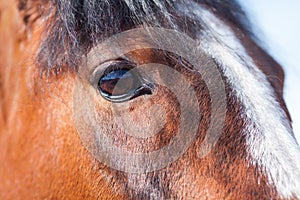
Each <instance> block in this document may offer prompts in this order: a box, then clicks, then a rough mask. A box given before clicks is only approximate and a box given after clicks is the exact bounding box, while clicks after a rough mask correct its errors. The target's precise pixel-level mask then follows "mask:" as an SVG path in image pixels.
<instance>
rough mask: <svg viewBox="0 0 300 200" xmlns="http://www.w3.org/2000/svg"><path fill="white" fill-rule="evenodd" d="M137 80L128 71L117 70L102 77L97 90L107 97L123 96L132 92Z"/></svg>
mask: <svg viewBox="0 0 300 200" xmlns="http://www.w3.org/2000/svg"><path fill="white" fill-rule="evenodd" d="M137 82H138V80H136V77H135V76H134V75H133V74H132V73H131V72H130V71H129V70H128V69H119V70H116V71H112V72H110V73H108V74H107V75H105V76H103V77H102V78H101V79H100V81H99V85H98V87H99V89H101V91H102V92H103V93H106V94H108V95H123V94H126V93H127V92H130V91H131V90H134V89H135V88H136V87H137V85H138V83H137Z"/></svg>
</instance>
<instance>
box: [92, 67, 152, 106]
mask: <svg viewBox="0 0 300 200" xmlns="http://www.w3.org/2000/svg"><path fill="white" fill-rule="evenodd" d="M97 87H98V90H99V92H100V94H101V95H102V97H104V98H105V99H107V100H109V101H111V102H124V101H128V100H130V99H133V98H136V97H138V96H141V95H144V94H152V89H153V85H152V84H149V83H145V82H144V81H143V79H142V77H141V75H140V74H139V73H138V71H137V70H136V69H134V66H133V65H130V64H128V63H127V62H117V63H114V64H111V65H109V66H108V67H107V69H106V70H105V72H104V74H103V75H102V76H101V77H100V79H99V81H98V85H97Z"/></svg>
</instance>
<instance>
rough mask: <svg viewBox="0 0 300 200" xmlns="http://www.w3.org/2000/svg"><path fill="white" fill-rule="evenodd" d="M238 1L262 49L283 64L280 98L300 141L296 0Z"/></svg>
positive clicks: (299, 19) (298, 3)
mask: <svg viewBox="0 0 300 200" xmlns="http://www.w3.org/2000/svg"><path fill="white" fill-rule="evenodd" d="M239 1H240V3H241V4H242V6H243V7H244V10H245V11H246V13H247V14H248V16H249V18H250V20H251V22H252V25H253V26H254V28H255V29H254V30H255V32H256V33H257V36H258V37H259V38H260V40H261V41H263V42H264V44H263V45H264V47H265V49H267V51H268V52H269V53H270V54H271V55H272V56H273V57H274V58H275V59H276V60H277V61H278V62H279V63H280V64H281V65H282V66H283V68H284V71H285V78H286V79H285V88H284V98H285V101H286V103H287V107H288V109H289V111H290V114H291V116H292V120H293V127H294V133H295V136H296V138H297V140H298V142H299V143H300V100H299V99H300V63H298V59H299V58H300V55H299V53H300V0H288V1H286V0H264V1H262V0H239Z"/></svg>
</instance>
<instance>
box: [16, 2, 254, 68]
mask: <svg viewBox="0 0 300 200" xmlns="http://www.w3.org/2000/svg"><path fill="white" fill-rule="evenodd" d="M33 2H34V1H32V0H20V2H19V9H20V10H25V11H26V10H29V11H31V12H32V10H33V8H31V7H32V6H33V5H34V3H33ZM191 2H193V3H197V4H201V5H203V6H206V7H208V8H209V9H211V10H212V11H213V12H214V13H216V14H217V15H218V16H220V17H221V18H225V19H226V20H229V21H230V22H231V23H233V24H235V25H236V26H237V27H238V28H239V29H241V30H242V31H244V32H245V33H247V34H251V31H250V26H249V22H248V20H247V17H246V16H245V14H244V12H243V10H242V9H241V7H240V5H239V4H238V3H237V2H236V1H235V0H165V1H160V0H52V1H45V2H43V1H42V3H39V5H38V6H36V8H35V9H36V10H37V12H39V13H40V17H42V18H45V19H47V20H46V23H47V28H46V32H45V37H44V40H43V42H42V43H41V46H40V51H39V53H38V55H37V63H38V64H40V66H42V67H43V68H44V69H47V70H51V69H56V70H59V69H62V68H63V67H64V66H68V68H69V69H75V68H76V66H77V65H78V62H79V61H80V59H81V57H82V55H84V54H86V53H87V51H88V50H89V49H90V48H91V47H92V46H94V45H95V44H97V43H99V42H100V41H102V40H103V39H104V38H106V37H109V36H110V35H112V34H115V33H119V32H122V31H124V30H127V29H131V28H134V27H136V26H139V25H150V26H159V27H165V28H172V29H180V30H181V31H184V32H193V31H197V29H200V27H201V24H199V21H196V20H195V19H191V18H189V17H187V16H185V15H182V11H181V14H180V10H179V9H181V8H182V7H180V8H179V7H178V5H183V6H184V5H187V4H189V3H191ZM46 8H47V9H46ZM183 8H184V7H183ZM184 12H190V11H189V10H188V9H186V10H184ZM29 18H30V14H25V15H24V22H28V21H29Z"/></svg>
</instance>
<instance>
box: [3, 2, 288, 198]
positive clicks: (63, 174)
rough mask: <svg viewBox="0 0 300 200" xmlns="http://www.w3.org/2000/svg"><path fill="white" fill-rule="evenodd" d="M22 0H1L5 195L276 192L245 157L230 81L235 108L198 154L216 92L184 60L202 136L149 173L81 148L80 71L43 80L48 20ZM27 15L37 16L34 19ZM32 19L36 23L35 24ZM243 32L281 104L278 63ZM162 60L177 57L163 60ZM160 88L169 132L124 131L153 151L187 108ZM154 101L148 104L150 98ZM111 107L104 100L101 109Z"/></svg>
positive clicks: (149, 55)
mask: <svg viewBox="0 0 300 200" xmlns="http://www.w3.org/2000/svg"><path fill="white" fill-rule="evenodd" d="M18 6H19V8H20V5H17V3H16V2H13V3H12V2H9V3H8V1H1V2H0V10H1V18H0V20H1V22H0V44H1V46H0V125H1V130H0V163H1V165H0V177H1V178H0V199H126V198H128V199H143V198H150V197H149V196H147V195H148V194H147V188H141V189H139V188H137V186H135V184H138V183H144V184H147V183H151V185H152V186H153V187H154V188H157V189H158V190H159V192H160V195H161V197H164V198H171V199H200V198H203V199H277V198H278V196H277V192H276V191H275V189H274V188H273V187H272V186H270V185H269V183H268V181H267V179H266V177H265V176H263V175H262V174H263V172H261V169H260V168H258V167H257V166H249V164H248V161H247V153H246V148H245V145H246V144H245V136H244V135H242V132H241V130H242V129H243V127H244V126H245V122H244V120H243V119H242V118H241V117H240V116H241V115H240V114H241V111H242V109H243V107H242V105H241V104H240V102H238V101H237V99H236V98H235V97H234V96H233V95H232V91H231V88H230V87H229V86H227V87H226V90H227V91H226V93H227V98H228V113H227V116H226V121H225V124H226V125H225V127H224V129H223V134H222V136H221V138H220V139H219V141H218V143H217V145H216V147H215V148H214V149H213V151H211V152H210V153H209V154H208V155H207V156H206V157H204V158H202V159H199V158H198V157H197V149H198V148H197V147H199V146H200V145H201V142H202V140H203V138H204V135H205V132H206V130H207V127H208V124H209V120H208V119H209V116H210V112H209V106H210V103H209V97H208V96H209V95H208V91H207V88H206V86H205V84H204V83H203V80H202V78H201V77H200V76H199V75H198V74H193V73H190V72H188V71H186V70H184V69H183V68H180V65H178V66H177V69H176V70H178V71H180V72H181V73H183V74H185V75H186V76H187V77H189V81H190V82H191V83H193V84H194V85H195V88H196V91H197V97H198V99H199V106H200V108H201V110H202V111H203V113H202V116H201V117H202V118H201V119H202V120H201V124H200V125H199V132H198V134H197V139H196V141H195V142H194V143H193V144H192V145H191V147H190V148H189V149H188V151H187V152H186V153H185V154H184V155H183V156H181V157H180V159H178V160H177V161H176V162H174V163H172V164H171V165H170V166H169V167H167V168H164V169H162V170H159V171H155V172H151V173H149V174H140V175H136V174H126V173H123V172H118V171H116V170H113V169H110V168H109V167H107V166H104V165H103V164H101V163H99V162H98V161H97V160H95V159H94V158H93V157H92V155H91V154H90V153H89V152H88V151H87V150H86V149H85V148H84V147H83V144H82V142H81V141H80V138H79V136H78V134H77V131H76V129H75V127H74V125H73V120H74V119H73V118H72V98H73V96H72V91H73V89H74V79H75V77H76V73H75V72H69V73H68V72H64V73H62V74H61V75H60V76H58V77H54V76H50V78H49V77H48V76H46V77H42V78H40V74H41V73H40V71H39V70H40V69H37V68H36V67H35V63H34V58H35V54H34V53H32V52H37V48H38V46H39V42H40V41H41V37H42V36H43V34H42V33H41V31H42V30H43V25H44V24H43V23H42V22H41V21H39V20H38V19H37V18H36V17H32V16H30V17H29V16H23V17H20V15H22V11H21V14H20V12H19V11H18ZM21 10H23V8H22V9H21ZM28 19H31V20H32V19H34V20H33V21H35V22H34V23H30V25H28ZM27 26H31V27H30V29H28V27H27ZM231 26H232V25H231ZM28 30H30V34H29V33H28ZM236 32H237V33H238V34H240V36H242V37H243V42H244V44H245V46H246V47H247V49H248V51H249V52H250V55H251V56H252V57H253V58H254V59H255V61H256V63H257V64H258V66H260V67H261V69H262V71H263V72H264V73H266V74H267V75H268V76H269V79H270V82H271V83H272V86H273V87H274V88H275V91H276V92H277V95H278V98H279V99H280V102H281V103H282V106H283V107H284V102H283V100H282V85H283V72H282V69H281V67H280V66H279V65H278V64H277V63H276V62H274V61H273V60H272V59H271V58H269V57H268V56H267V54H265V53H264V52H263V51H262V50H261V49H260V48H259V47H257V46H256V45H255V43H253V41H252V40H251V39H250V38H249V37H248V36H246V35H244V34H243V33H242V32H241V31H240V30H238V29H237V30H236ZM261 55H263V56H261ZM129 56H131V57H132V58H133V59H136V60H138V62H140V63H143V62H147V61H148V60H150V61H155V60H161V54H159V53H157V52H156V53H155V52H154V53H153V52H152V51H145V52H140V53H134V52H133V53H132V54H131V55H129ZM164 62H172V61H170V60H169V61H168V59H167V58H166V60H165V61H164ZM275 66H276V68H274V67H275ZM175 68H176V65H175ZM223 78H224V77H223ZM224 80H225V82H226V79H225V78H224ZM156 92H157V93H155V94H154V95H153V97H147V98H150V99H151V98H152V102H156V103H157V102H160V103H161V104H162V105H165V106H166V107H167V108H168V109H169V110H170V113H169V115H170V117H169V118H168V119H167V120H168V122H169V123H167V124H170V125H169V127H166V129H165V130H166V131H165V132H164V134H165V137H164V138H155V139H154V140H153V141H142V142H141V141H134V139H130V138H129V139H128V138H127V142H128V146H129V147H128V148H129V149H131V150H134V148H135V147H136V145H142V144H143V143H146V144H148V143H149V144H151V145H152V146H151V148H152V149H150V150H153V148H158V147H159V145H161V144H160V143H165V142H167V139H168V138H171V137H172V131H174V129H176V128H178V127H176V123H175V122H174V121H173V120H174V119H173V118H172V116H174V115H177V114H178V112H180V111H178V109H177V108H178V105H176V104H174V103H170V100H169V99H170V98H171V97H170V96H171V95H169V94H168V93H167V95H166V94H165V91H164V88H159V89H158V90H157V91H156ZM162 94H165V95H162ZM156 95H158V96H156ZM187 101H188V100H187ZM149 104H150V105H149V106H151V101H150V103H149ZM132 105H133V106H132V110H131V113H129V115H131V116H134V115H137V116H136V117H143V115H142V114H141V113H142V110H143V109H147V106H148V105H142V104H141V103H140V102H139V101H138V100H136V101H134V103H133V104H132ZM109 106H110V105H109V104H101V105H99V111H100V112H101V110H105V109H109ZM103 116H105V115H103ZM105 120H106V119H103V121H105ZM108 123H110V122H109V120H108ZM187 131H188V130H187ZM112 135H114V137H116V138H117V139H120V140H121V141H118V140H116V143H118V142H120V143H122V139H124V138H122V137H120V136H119V135H118V133H112ZM118 137H119V138H118ZM148 150H149V149H148ZM128 177H131V178H133V179H134V180H135V181H133V182H134V183H131V182H130V181H129V180H128Z"/></svg>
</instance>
